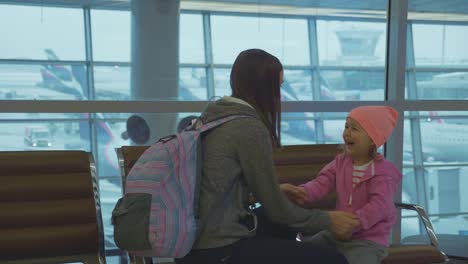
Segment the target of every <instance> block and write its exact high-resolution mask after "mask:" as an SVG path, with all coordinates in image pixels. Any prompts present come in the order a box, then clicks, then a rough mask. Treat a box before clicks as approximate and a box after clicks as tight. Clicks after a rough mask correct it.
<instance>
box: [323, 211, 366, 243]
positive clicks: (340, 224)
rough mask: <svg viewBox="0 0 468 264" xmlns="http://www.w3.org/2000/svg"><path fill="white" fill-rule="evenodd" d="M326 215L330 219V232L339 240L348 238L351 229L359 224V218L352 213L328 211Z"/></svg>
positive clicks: (351, 231)
mask: <svg viewBox="0 0 468 264" xmlns="http://www.w3.org/2000/svg"><path fill="white" fill-rule="evenodd" d="M328 215H329V216H330V220H331V225H330V232H331V233H332V234H333V235H334V236H335V238H336V239H337V240H341V241H346V240H350V238H351V235H352V234H353V230H355V229H356V227H358V226H359V218H357V217H356V216H355V215H354V214H351V213H347V212H340V211H330V212H328Z"/></svg>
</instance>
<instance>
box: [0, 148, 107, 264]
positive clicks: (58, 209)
mask: <svg viewBox="0 0 468 264" xmlns="http://www.w3.org/2000/svg"><path fill="white" fill-rule="evenodd" d="M0 168H1V170H0V249H1V250H0V263H9V264H20V263H28V264H34V263H65V262H66V263H70V262H82V263H86V264H88V263H93V264H94V263H96V264H97V263H99V264H105V263H106V259H105V251H104V233H103V226H102V217H101V211H100V202H99V189H98V182H97V179H96V175H95V164H94V159H93V157H92V155H91V154H90V153H88V152H85V151H71V150H57V151H1V152H0Z"/></svg>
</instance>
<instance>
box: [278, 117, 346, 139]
mask: <svg viewBox="0 0 468 264" xmlns="http://www.w3.org/2000/svg"><path fill="white" fill-rule="evenodd" d="M345 116H346V114H345V113H310V112H305V113H299V112H283V113H282V115H281V137H282V138H281V143H282V144H284V145H298V144H317V143H328V144H340V143H342V142H343V139H342V133H343V128H344V124H345V122H344V117H345ZM316 123H319V124H323V131H318V132H317V126H316Z"/></svg>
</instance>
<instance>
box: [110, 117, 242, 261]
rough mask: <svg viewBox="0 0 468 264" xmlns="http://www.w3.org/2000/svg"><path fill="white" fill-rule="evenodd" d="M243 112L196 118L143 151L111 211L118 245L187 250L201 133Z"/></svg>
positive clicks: (178, 253)
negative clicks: (203, 119)
mask: <svg viewBox="0 0 468 264" xmlns="http://www.w3.org/2000/svg"><path fill="white" fill-rule="evenodd" d="M243 117H249V116H241V115H234V116H228V117H224V118H221V119H218V120H215V121H212V122H209V123H206V124H202V122H201V120H200V118H197V119H195V120H194V121H195V122H192V124H191V125H189V126H188V127H187V128H186V129H184V130H183V131H181V132H180V133H178V134H176V135H170V136H167V137H164V138H161V139H160V140H159V141H158V142H157V143H156V144H154V145H152V146H150V147H149V148H148V149H147V150H146V151H145V152H144V153H143V154H142V155H141V157H140V158H139V159H138V160H137V161H136V163H135V165H134V166H133V167H132V169H131V170H130V172H129V173H128V176H127V179H126V182H125V194H124V196H123V197H122V198H120V199H119V200H118V202H117V204H116V205H115V207H114V210H113V211H112V224H113V226H114V240H115V243H116V245H117V246H118V247H119V248H121V249H123V250H126V251H129V252H130V253H131V254H133V255H135V256H147V257H150V256H151V257H175V258H181V257H183V256H185V255H186V254H187V253H188V252H189V251H190V250H191V248H192V246H193V244H194V242H195V239H196V237H197V235H198V233H197V230H198V229H197V222H198V193H199V185H200V178H201V167H202V166H201V134H202V133H203V132H206V131H208V130H210V129H212V128H215V127H217V126H219V125H221V124H223V123H225V122H228V121H230V120H233V119H237V118H243Z"/></svg>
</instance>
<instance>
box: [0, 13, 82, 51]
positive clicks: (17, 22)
mask: <svg viewBox="0 0 468 264" xmlns="http://www.w3.org/2000/svg"><path fill="white" fill-rule="evenodd" d="M0 35H1V36H2V45H1V47H2V48H1V49H0V58H3V59H38V60H39V59H40V60H43V59H47V57H46V54H45V53H44V51H45V50H53V51H55V52H57V53H59V54H61V58H62V59H63V60H84V58H85V48H84V47H85V46H84V45H85V43H84V23H83V10H82V9H76V8H55V7H44V6H41V7H40V6H19V5H0Z"/></svg>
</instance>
